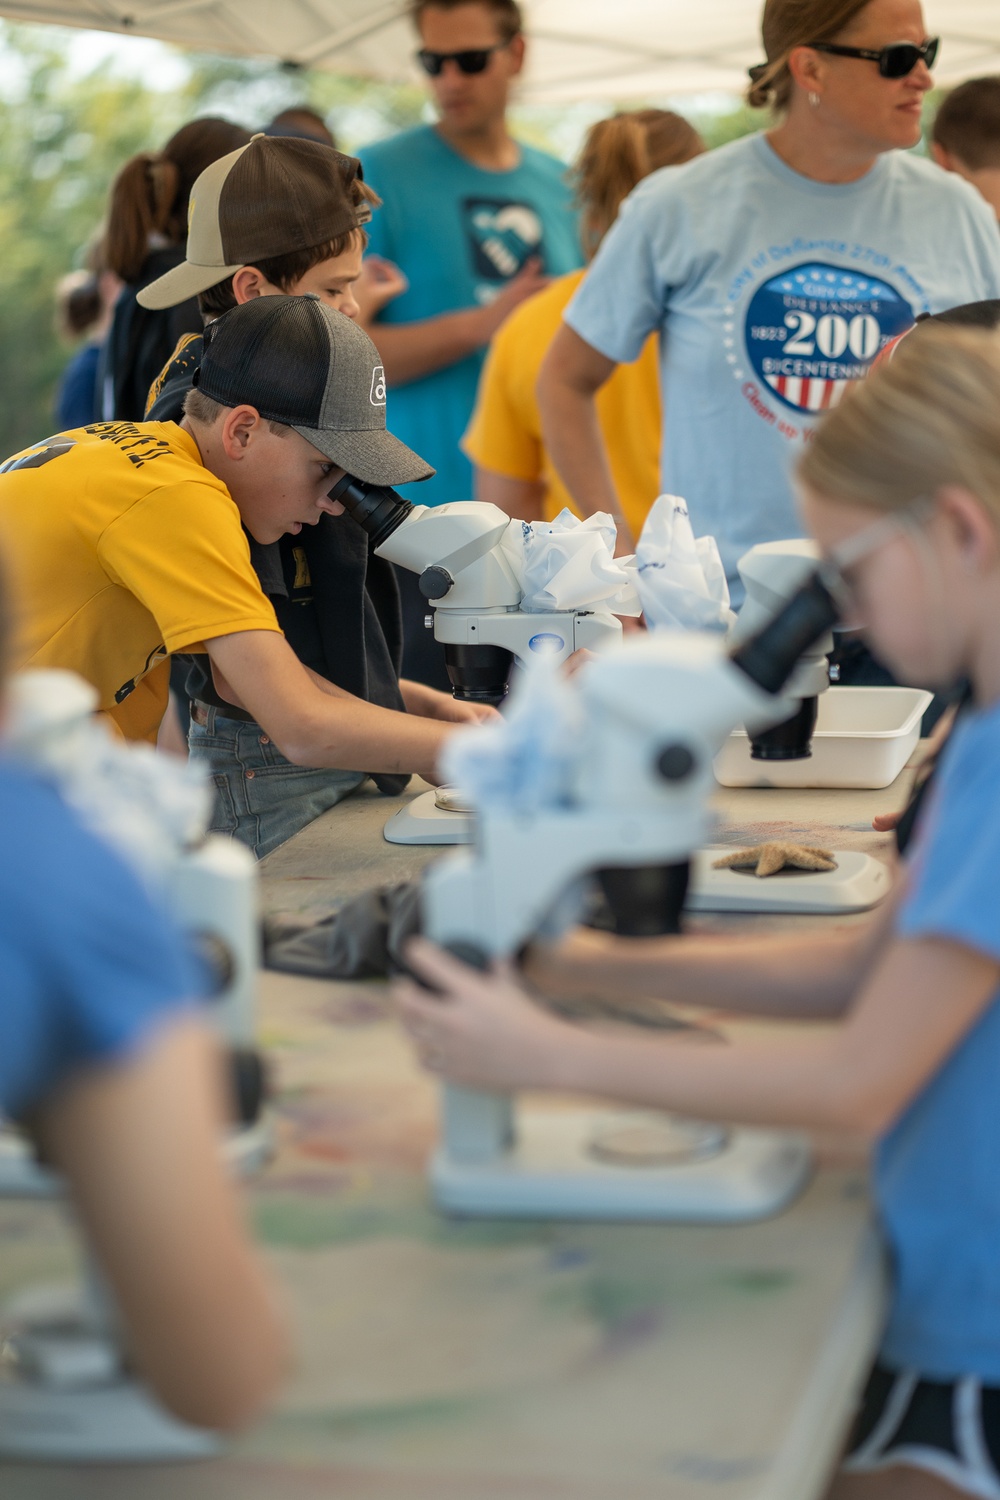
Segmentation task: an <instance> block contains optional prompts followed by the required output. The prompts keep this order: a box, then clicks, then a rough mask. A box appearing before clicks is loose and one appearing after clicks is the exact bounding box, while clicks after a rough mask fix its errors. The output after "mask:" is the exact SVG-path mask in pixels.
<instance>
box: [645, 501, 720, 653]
mask: <svg viewBox="0 0 1000 1500" xmlns="http://www.w3.org/2000/svg"><path fill="white" fill-rule="evenodd" d="M635 561H636V587H637V589H638V591H639V598H640V600H641V601H642V610H643V614H644V615H645V617H646V624H647V625H648V626H649V627H650V629H651V630H656V629H662V628H666V629H672V630H719V631H722V630H728V629H729V627H730V625H731V624H732V623H733V620H734V619H735V615H734V614H733V612H732V610H731V609H730V608H729V584H728V583H727V582H726V570H725V568H724V567H723V566H722V559H721V557H720V556H719V548H718V546H717V544H716V541H715V537H714V536H700V537H698V538H697V539H695V535H694V532H693V531H692V529H691V518H690V516H689V515H688V508H687V502H686V501H684V500H682V499H681V498H680V496H679V495H661V496H660V498H659V499H658V500H657V501H656V503H655V504H654V505H653V507H652V509H651V510H650V512H649V515H648V516H647V517H646V524H645V526H644V527H643V528H642V534H641V536H640V537H639V541H638V544H637V546H636V549H635Z"/></svg>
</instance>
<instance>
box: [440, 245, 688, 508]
mask: <svg viewBox="0 0 1000 1500" xmlns="http://www.w3.org/2000/svg"><path fill="white" fill-rule="evenodd" d="M585 274H586V273H585V272H584V271H572V272H571V273H570V274H569V275H568V276H560V277H559V278H558V279H557V280H555V281H553V282H552V283H551V285H550V286H547V287H546V288H545V289H544V291H541V292H538V293H537V295H536V296H534V297H529V299H528V300H527V302H523V303H522V304H521V306H520V307H518V308H516V309H515V311H514V312H513V313H511V315H510V317H509V318H507V319H506V321H505V322H504V323H503V324H502V325H501V327H500V329H499V330H498V332H497V333H496V335H495V337H494V339H493V341H492V343H491V345H490V350H489V354H488V355H487V357H486V363H485V365H484V367H483V373H482V375H481V377H480V381H479V392H478V396H477V399H476V409H475V411H474V412H473V414H472V420H471V422H470V424H469V427H468V429H467V431H466V433H465V436H464V438H463V439H462V448H463V449H464V451H465V452H466V453H467V454H468V456H469V458H471V460H472V462H473V463H474V464H478V465H480V466H481V467H482V468H484V469H492V470H493V472H494V473H496V474H503V475H505V476H506V477H507V478H510V479H530V480H541V481H542V482H543V483H544V484H545V487H546V495H545V501H544V513H545V519H546V520H547V521H551V520H552V519H553V517H555V516H557V515H558V514H559V512H560V511H561V510H562V509H563V507H564V506H568V507H569V508H570V510H575V506H574V505H573V502H572V501H571V500H570V497H569V492H568V491H567V489H566V487H565V485H564V484H563V482H562V480H561V479H560V478H559V476H558V474H557V473H556V471H555V469H554V468H553V465H552V461H551V459H550V458H549V455H548V453H547V451H546V449H545V445H544V443H543V442H542V423H541V418H540V417H539V414H538V401H537V399H536V397H535V385H536V382H537V380H538V372H539V370H540V369H541V367H542V361H543V359H544V358H545V355H546V354H547V353H548V350H549V346H550V344H551V343H552V340H553V339H554V338H555V335H556V333H557V332H558V330H559V325H560V323H561V322H562V315H563V312H564V311H565V308H566V306H567V304H568V303H569V300H570V298H571V297H572V295H573V293H574V292H575V291H576V289H577V287H578V286H579V285H580V282H581V281H582V280H583V277H584V275H585ZM657 342H658V341H657V337H656V335H655V334H651V335H650V337H649V338H648V339H647V340H646V343H645V345H644V347H643V350H642V353H641V354H640V355H639V358H638V359H637V360H636V361H635V363H634V364H631V365H619V366H618V368H617V370H615V372H614V374H613V375H612V376H611V378H610V379H609V380H608V381H607V382H606V383H605V384H604V385H603V386H602V387H601V389H600V391H599V392H598V394H597V414H598V419H599V421H600V425H601V432H602V433H603V436H604V442H605V445H606V447H607V451H608V460H609V462H610V465H611V477H612V479H613V480H614V485H615V490H616V492H617V495H618V500H619V503H620V505H621V508H622V514H623V515H624V517H625V519H626V521H627V522H628V524H629V527H630V529H631V531H632V535H633V537H638V535H639V532H640V531H641V530H642V525H643V522H644V521H645V519H646V516H647V514H648V512H649V507H650V506H651V505H652V503H653V501H654V500H655V499H656V497H657V495H658V494H659V493H660V436H661V432H662V421H661V414H660V381H659V371H658V369H657Z"/></svg>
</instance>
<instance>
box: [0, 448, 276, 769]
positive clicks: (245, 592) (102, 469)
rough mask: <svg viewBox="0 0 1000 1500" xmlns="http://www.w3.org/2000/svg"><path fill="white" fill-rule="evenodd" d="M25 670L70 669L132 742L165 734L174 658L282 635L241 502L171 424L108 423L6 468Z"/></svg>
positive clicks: (4, 509) (19, 457)
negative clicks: (207, 644) (226, 639)
mask: <svg viewBox="0 0 1000 1500" xmlns="http://www.w3.org/2000/svg"><path fill="white" fill-rule="evenodd" d="M0 546H2V554H3V559H4V562H5V564H6V567H7V571H8V572H9V574H10V579H11V585H12V589H13V599H14V616H15V647H14V652H13V662H14V665H15V666H16V667H64V668H68V669H69V670H71V671H74V672H79V674H80V676H81V677H84V678H86V679H87V681H88V682H91V683H93V685H94V687H96V688H97V690H98V693H99V694H100V707H101V709H102V710H104V711H105V712H107V713H109V714H110V715H111V717H112V719H114V720H115V722H116V723H117V724H118V727H119V728H120V729H121V731H122V733H123V734H124V735H125V736H126V738H128V739H150V738H153V737H154V736H155V734H156V730H157V728H158V726H159V722H160V719H161V718H162V716H163V710H164V707H165V706H166V700H167V673H166V671H165V670H155V669H156V668H157V667H158V666H159V664H160V663H162V662H163V661H164V659H165V657H166V656H167V655H168V654H169V653H171V652H174V651H198V650H204V645H203V642H204V641H206V640H211V639H212V637H214V636H220V635H233V634H235V633H236V632H237V631H241V630H274V631H278V630H279V626H278V622H277V619H276V618H275V614H274V610H273V608H272V606H271V604H270V602H269V601H268V599H267V598H266V596H265V595H264V593H263V592H262V591H261V587H260V583H259V581H258V579H257V575H256V573H255V572H254V569H253V566H252V565H251V562H250V549H249V546H248V543H247V538H246V534H245V532H244V530H243V526H242V523H241V520H240V513H239V510H238V509H237V506H236V503H235V501H234V500H233V498H232V496H231V495H230V493H229V491H228V490H227V489H226V486H225V485H224V484H223V483H222V481H221V480H220V479H217V478H216V477H215V475H214V474H212V473H210V472H209V470H208V469H206V468H205V466H204V464H203V463H202V461H201V455H200V453H199V451H198V445H197V444H196V442H195V441H194V438H193V437H191V435H190V434H189V433H187V432H185V431H184V430H183V428H181V427H178V426H177V425H176V423H173V422H142V423H134V422H99V423H97V424H95V425H94V426H92V427H86V428H76V429H75V430H73V431H71V432H63V433H60V434H59V435H58V436H56V437H52V438H46V439H45V441H44V442H42V443H38V444H36V445H35V446H34V447H33V448H27V449H25V451H24V452H23V453H19V454H16V455H15V456H14V457H13V458H11V459H8V460H7V462H6V463H4V464H0Z"/></svg>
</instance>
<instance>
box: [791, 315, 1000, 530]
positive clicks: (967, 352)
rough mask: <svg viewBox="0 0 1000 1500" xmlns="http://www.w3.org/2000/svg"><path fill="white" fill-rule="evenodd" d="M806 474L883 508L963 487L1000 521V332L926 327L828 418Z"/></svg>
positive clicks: (810, 481)
mask: <svg viewBox="0 0 1000 1500" xmlns="http://www.w3.org/2000/svg"><path fill="white" fill-rule="evenodd" d="M798 477H799V480H800V481H801V482H802V483H803V484H804V485H806V486H807V487H808V488H809V489H810V490H813V491H814V492H815V493H816V494H818V495H821V496H822V497H823V498H824V499H828V500H831V501H833V502H837V501H842V502H846V503H847V504H850V505H860V506H865V507H867V508H869V509H871V510H875V511H894V510H901V509H902V508H903V507H905V506H906V505H909V504H910V503H912V501H914V500H916V499H919V498H920V497H921V496H925V495H935V494H937V492H938V490H940V489H942V488H943V487H944V486H946V485H953V484H954V485H961V486H962V487H963V488H964V489H968V490H971V491H972V493H973V494H974V495H977V496H978V497H979V499H980V500H981V501H982V503H983V504H984V505H985V506H986V507H987V508H988V509H989V510H990V512H991V513H992V514H993V516H994V517H995V518H996V520H997V521H998V522H1000V334H998V333H996V332H983V331H980V330H978V329H967V328H948V327H946V326H944V325H938V326H932V325H930V324H924V325H921V326H919V327H918V328H917V329H916V330H915V331H914V333H912V334H911V335H910V337H909V338H906V339H904V340H903V342H902V343H901V344H900V346H899V347H898V349H897V350H896V352H895V354H894V355H893V357H892V359H891V360H890V361H889V362H888V363H887V364H885V365H882V366H880V368H878V369H877V370H875V371H874V373H873V374H872V375H870V376H869V377H868V379H867V380H864V381H861V382H859V383H858V385H857V386H855V388H854V389H853V390H852V391H851V392H850V394H849V395H848V396H847V397H846V398H845V399H844V401H843V402H842V403H841V404H840V405H839V406H838V407H837V408H836V409H835V410H834V411H832V412H831V413H830V415H829V416H828V417H826V418H824V420H823V421H822V422H821V423H820V425H819V427H818V429H817V431H816V436H815V438H814V439H813V441H812V442H811V443H810V445H809V447H808V448H807V449H806V450H805V453H804V454H803V456H802V458H801V459H800V461H799V465H798Z"/></svg>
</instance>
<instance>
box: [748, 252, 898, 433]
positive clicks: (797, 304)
mask: <svg viewBox="0 0 1000 1500" xmlns="http://www.w3.org/2000/svg"><path fill="white" fill-rule="evenodd" d="M912 323H913V310H912V308H911V307H910V304H909V303H908V302H906V301H905V300H904V299H903V298H902V297H901V296H900V295H899V293H898V292H897V291H896V289H895V287H892V286H889V285H888V283H887V282H885V281H879V279H878V277H876V276H866V275H863V274H862V273H861V272H859V271H845V270H844V269H843V267H841V266H826V265H822V264H815V263H813V264H808V265H801V266H793V267H792V268H791V270H788V271H783V272H782V273H781V275H780V276H773V277H772V278H771V280H770V281H767V282H765V283H764V285H763V286H761V287H759V288H758V289H757V291H756V292H755V293H754V296H753V299H752V300H751V303H750V306H749V308H748V309H747V319H746V343H747V353H748V355H749V357H750V363H751V364H752V365H753V367H754V369H755V370H756V372H757V374H758V375H759V376H760V378H761V379H762V380H763V381H765V382H766V383H767V385H768V386H769V387H770V389H771V390H772V391H773V392H774V394H775V395H776V396H778V397H779V398H780V399H781V400H782V401H783V402H784V403H785V405H786V406H790V407H791V408H792V410H793V411H797V412H821V411H826V410H827V409H828V408H829V407H831V406H836V404H837V402H838V401H839V400H840V398H841V396H842V395H843V394H844V391H845V390H846V389H847V385H848V383H849V382H850V381H852V380H860V379H861V378H862V377H863V376H865V375H866V374H867V373H868V370H869V369H870V367H871V363H872V360H873V359H874V358H875V356H876V355H877V354H878V352H879V350H880V349H881V348H882V347H883V345H884V344H887V343H888V342H889V340H890V339H894V338H895V337H896V335H897V334H900V333H904V332H905V331H906V329H907V328H909V327H910V326H911V325H912Z"/></svg>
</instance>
